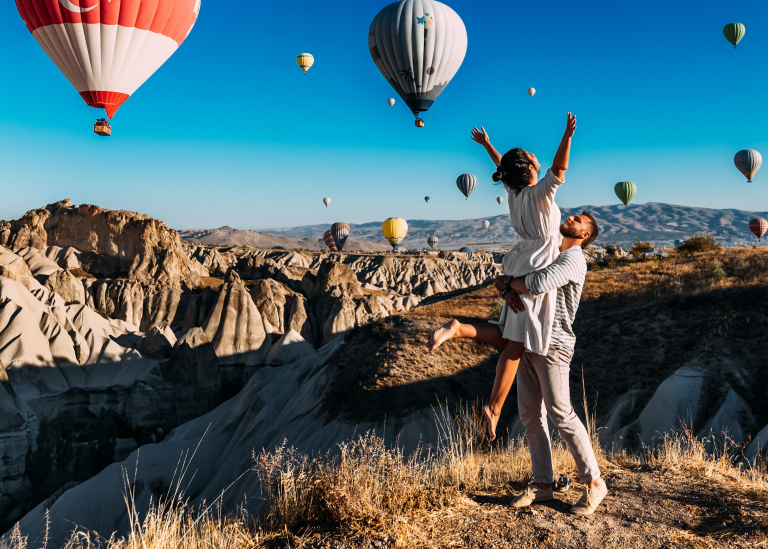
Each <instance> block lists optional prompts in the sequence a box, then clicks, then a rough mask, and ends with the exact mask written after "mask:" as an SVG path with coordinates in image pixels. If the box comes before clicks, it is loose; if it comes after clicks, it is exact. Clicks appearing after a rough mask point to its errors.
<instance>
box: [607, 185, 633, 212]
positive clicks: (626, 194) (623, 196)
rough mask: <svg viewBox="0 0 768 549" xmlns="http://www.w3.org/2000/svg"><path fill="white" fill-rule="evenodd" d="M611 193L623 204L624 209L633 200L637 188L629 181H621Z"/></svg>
mask: <svg viewBox="0 0 768 549" xmlns="http://www.w3.org/2000/svg"><path fill="white" fill-rule="evenodd" d="M613 192H615V193H616V196H618V197H619V200H621V201H622V202H623V203H624V207H625V208H626V207H627V206H628V205H629V203H630V202H632V199H633V198H635V194H637V186H636V185H635V184H634V183H632V182H631V181H621V182H619V183H616V185H615V186H614V187H613Z"/></svg>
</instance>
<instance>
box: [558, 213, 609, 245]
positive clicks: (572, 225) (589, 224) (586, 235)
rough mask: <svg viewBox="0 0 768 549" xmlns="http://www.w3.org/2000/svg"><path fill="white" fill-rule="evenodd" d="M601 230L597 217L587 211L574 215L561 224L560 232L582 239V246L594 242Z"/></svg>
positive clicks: (568, 236)
mask: <svg viewBox="0 0 768 549" xmlns="http://www.w3.org/2000/svg"><path fill="white" fill-rule="evenodd" d="M599 232H600V229H598V227H597V222H596V221H595V218H594V217H592V216H591V215H590V214H588V213H587V212H582V213H581V214H579V215H572V216H571V217H569V218H568V219H566V220H565V223H563V224H562V225H560V234H561V235H563V236H564V237H566V238H573V239H581V247H582V248H586V247H587V246H589V245H590V244H592V243H593V242H594V241H595V239H596V238H597V235H598V234H599Z"/></svg>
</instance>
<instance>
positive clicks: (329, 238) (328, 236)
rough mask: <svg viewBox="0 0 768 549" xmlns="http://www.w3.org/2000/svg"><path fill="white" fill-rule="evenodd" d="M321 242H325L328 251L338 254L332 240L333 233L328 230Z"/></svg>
mask: <svg viewBox="0 0 768 549" xmlns="http://www.w3.org/2000/svg"><path fill="white" fill-rule="evenodd" d="M323 242H325V245H326V246H328V249H329V250H331V251H332V252H338V251H339V249H338V248H337V247H336V241H335V240H333V233H332V232H331V230H330V229H328V230H327V231H325V233H324V234H323Z"/></svg>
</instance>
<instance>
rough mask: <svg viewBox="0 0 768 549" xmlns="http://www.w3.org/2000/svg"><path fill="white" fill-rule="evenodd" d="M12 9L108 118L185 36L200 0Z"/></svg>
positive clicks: (25, 4)
mask: <svg viewBox="0 0 768 549" xmlns="http://www.w3.org/2000/svg"><path fill="white" fill-rule="evenodd" d="M16 8H17V9H18V10H19V14H20V15H21V18H22V20H23V21H24V23H25V24H26V25H27V29H29V32H31V33H32V36H34V37H35V40H37V43H38V44H40V46H41V47H42V48H43V50H45V53H46V54H48V57H50V58H51V61H53V62H54V63H55V64H56V66H57V67H58V68H59V70H60V71H61V72H62V73H64V76H66V77H67V80H69V82H70V84H72V85H73V86H74V87H75V89H76V90H77V91H78V92H79V93H80V96H81V97H82V98H83V99H84V100H85V102H86V103H87V104H88V105H90V106H91V107H95V108H98V109H105V110H106V111H107V117H108V118H112V117H113V116H114V115H115V113H116V112H117V109H119V108H120V106H121V105H122V104H123V103H124V102H125V100H126V99H128V98H129V97H130V96H131V95H132V94H133V92H135V91H136V90H137V89H138V88H139V86H141V85H142V84H143V83H144V82H145V81H146V80H147V79H148V78H149V77H150V76H152V74H153V73H154V72H155V71H156V70H157V69H158V68H160V66H161V65H162V64H163V63H165V62H166V61H167V60H168V58H169V57H170V56H171V55H173V53H174V52H175V51H176V50H177V49H178V47H179V46H180V45H181V44H182V42H184V40H185V39H186V38H187V36H188V35H189V33H190V32H191V31H192V27H193V26H194V25H195V22H196V21H197V16H198V14H199V13H200V0H16ZM179 93H183V90H179Z"/></svg>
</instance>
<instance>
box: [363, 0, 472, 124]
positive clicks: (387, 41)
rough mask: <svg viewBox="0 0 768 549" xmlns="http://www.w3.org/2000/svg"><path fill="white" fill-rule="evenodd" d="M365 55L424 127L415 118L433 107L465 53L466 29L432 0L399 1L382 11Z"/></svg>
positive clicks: (378, 15) (374, 23)
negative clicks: (368, 52) (371, 60)
mask: <svg viewBox="0 0 768 549" xmlns="http://www.w3.org/2000/svg"><path fill="white" fill-rule="evenodd" d="M368 50H369V51H370V52H371V57H372V58H373V62H374V63H376V67H377V68H378V69H379V71H381V74H382V75H384V78H386V79H387V82H389V83H390V85H391V86H392V87H393V88H394V89H395V91H396V92H397V93H398V95H399V96H400V97H402V99H403V101H405V104H406V105H408V108H409V109H411V111H412V112H413V114H414V116H415V117H416V126H417V127H424V121H423V120H422V119H421V118H419V113H421V112H424V111H426V110H427V109H429V107H431V106H432V103H434V101H435V99H437V96H438V95H440V92H442V91H443V89H445V87H446V86H447V85H448V83H449V82H450V81H451V78H453V77H454V75H455V74H456V72H457V71H458V70H459V67H460V66H461V63H462V61H464V55H465V54H466V53H467V30H466V29H465V28H464V23H463V22H462V20H461V18H460V17H459V16H458V15H457V14H456V12H455V11H453V10H452V9H451V8H449V7H448V6H446V5H445V4H442V3H440V2H437V1H436V0H420V1H419V2H415V1H414V0H400V2H395V3H393V4H390V5H388V6H387V7H385V8H384V9H382V10H381V11H380V12H379V13H378V14H377V15H376V17H374V18H373V22H372V23H371V28H370V30H369V31H368Z"/></svg>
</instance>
